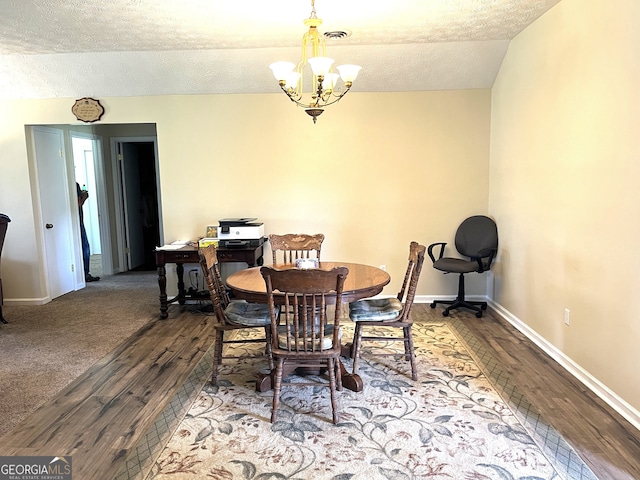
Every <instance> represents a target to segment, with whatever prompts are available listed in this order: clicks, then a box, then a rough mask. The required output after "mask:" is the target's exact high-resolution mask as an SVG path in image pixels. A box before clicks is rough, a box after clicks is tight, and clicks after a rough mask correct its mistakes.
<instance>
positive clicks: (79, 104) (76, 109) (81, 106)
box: [71, 97, 104, 123]
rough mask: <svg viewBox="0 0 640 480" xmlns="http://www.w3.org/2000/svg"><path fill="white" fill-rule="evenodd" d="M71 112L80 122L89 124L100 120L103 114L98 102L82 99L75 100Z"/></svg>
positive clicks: (102, 108)
mask: <svg viewBox="0 0 640 480" xmlns="http://www.w3.org/2000/svg"><path fill="white" fill-rule="evenodd" d="M71 111H72V112H73V114H74V115H75V116H76V118H77V119H78V120H80V121H81V122H87V123H91V122H96V121H98V120H100V117H102V114H103V113H104V107H103V106H102V105H100V100H96V99H95V98H89V97H84V98H79V99H78V100H76V103H74V104H73V107H71Z"/></svg>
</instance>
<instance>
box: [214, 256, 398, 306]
mask: <svg viewBox="0 0 640 480" xmlns="http://www.w3.org/2000/svg"><path fill="white" fill-rule="evenodd" d="M270 266H271V267H272V268H276V269H287V268H295V265H293V264H282V263H281V264H276V265H270ZM334 267H347V268H348V269H349V274H348V275H347V278H346V279H345V281H344V289H343V292H342V302H343V303H348V302H353V301H356V300H360V299H361V298H368V297H373V296H375V295H378V294H379V293H380V292H382V289H383V288H384V287H385V285H387V284H388V283H389V282H390V281H391V277H390V276H389V274H388V273H387V272H385V271H384V270H382V269H380V268H377V267H372V266H370V265H362V264H360V263H349V262H324V261H323V262H320V264H319V268H321V269H323V270H331V269H332V268H334ZM260 268H261V267H253V268H247V269H245V270H240V271H238V272H235V273H233V274H231V275H229V277H227V281H226V283H227V286H228V287H229V288H230V289H231V291H232V292H233V295H234V298H239V299H243V300H247V301H248V302H255V303H266V302H267V287H266V285H265V283H264V278H262V274H261V273H260Z"/></svg>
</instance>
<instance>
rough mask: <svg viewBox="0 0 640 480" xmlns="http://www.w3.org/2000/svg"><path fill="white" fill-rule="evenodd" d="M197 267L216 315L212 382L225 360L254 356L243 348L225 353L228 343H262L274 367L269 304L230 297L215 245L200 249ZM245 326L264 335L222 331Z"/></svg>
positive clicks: (235, 329)
mask: <svg viewBox="0 0 640 480" xmlns="http://www.w3.org/2000/svg"><path fill="white" fill-rule="evenodd" d="M198 253H199V256H200V268H201V269H202V274H203V276H204V278H205V280H206V282H207V288H208V289H209V295H210V297H211V302H212V304H213V311H214V313H215V317H216V324H215V326H214V328H215V346H214V358H213V368H212V372H211V383H212V384H213V385H215V384H216V382H217V381H218V370H219V368H220V365H221V364H222V361H223V360H224V359H241V358H254V357H258V356H263V355H256V354H255V353H254V352H253V351H252V350H251V349H245V350H244V353H243V354H241V355H231V354H229V355H225V351H224V346H225V345H228V344H243V343H246V344H251V343H263V344H265V354H264V355H266V356H267V358H268V361H269V368H270V369H273V358H272V356H271V318H270V313H269V307H267V305H264V304H258V303H248V302H246V301H244V300H230V299H229V295H228V293H227V290H226V288H225V286H224V282H223V281H222V275H221V274H220V265H219V263H218V256H217V253H216V247H215V245H209V246H207V247H203V248H200V249H199V250H198ZM248 328H260V329H262V330H264V333H265V335H264V337H258V338H243V339H236V338H232V339H229V338H225V333H227V332H231V331H237V330H242V329H248Z"/></svg>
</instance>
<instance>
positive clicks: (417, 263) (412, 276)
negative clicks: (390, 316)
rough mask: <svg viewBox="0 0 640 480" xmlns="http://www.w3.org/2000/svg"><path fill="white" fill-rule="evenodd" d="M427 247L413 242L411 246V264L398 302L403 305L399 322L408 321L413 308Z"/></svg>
mask: <svg viewBox="0 0 640 480" xmlns="http://www.w3.org/2000/svg"><path fill="white" fill-rule="evenodd" d="M426 249H427V247H425V246H424V245H420V244H419V243H418V242H411V244H410V245H409V262H408V264H407V271H406V272H405V274H404V280H403V281H402V288H401V289H400V292H398V297H397V298H398V300H400V301H401V302H402V303H403V306H402V312H401V313H400V315H399V316H398V319H397V321H402V322H404V321H408V320H409V316H410V314H411V308H412V307H413V300H414V298H415V296H416V288H417V287H418V280H419V279H420V272H421V271H422V264H423V263H424V253H425V251H426Z"/></svg>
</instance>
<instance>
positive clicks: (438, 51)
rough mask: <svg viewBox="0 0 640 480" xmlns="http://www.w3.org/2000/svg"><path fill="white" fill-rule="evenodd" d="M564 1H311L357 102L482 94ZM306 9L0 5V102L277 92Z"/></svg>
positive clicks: (158, 1)
mask: <svg viewBox="0 0 640 480" xmlns="http://www.w3.org/2000/svg"><path fill="white" fill-rule="evenodd" d="M559 1H560V0H394V1H393V2H391V1H372V0H350V1H345V0H317V1H316V3H315V8H316V11H317V15H318V17H319V18H321V19H323V20H324V23H323V24H322V26H321V27H320V30H321V31H333V30H344V31H348V32H350V35H349V36H348V37H347V38H343V39H329V40H327V50H328V54H329V56H331V57H333V58H334V59H336V63H338V64H339V63H356V64H359V65H362V67H363V70H362V72H361V76H360V77H359V78H358V80H357V82H356V83H355V85H354V91H411V90H442V89H458V88H486V87H490V86H491V85H492V84H493V81H494V79H495V75H496V73H497V71H498V69H499V67H500V63H501V61H502V58H503V56H504V54H505V52H506V49H507V47H508V43H509V40H510V39H512V38H513V37H514V36H515V35H517V34H518V33H519V32H521V31H522V30H523V29H524V28H526V27H527V26H528V25H530V24H531V23H532V22H533V21H535V20H536V19H537V18H538V17H540V15H542V14H543V13H544V12H546V11H547V10H548V9H550V8H552V7H553V6H554V5H555V4H557V3H558V2H559ZM310 12H311V2H310V1H306V0H271V1H269V0H260V1H258V0H244V1H242V0H239V1H235V2H222V1H219V0H106V1H105V0H100V1H98V0H2V1H1V2H0V98H46V97H78V96H123V95H124V96H126V95H159V94H189V93H197V94H201V93H272V92H277V91H279V89H278V86H277V84H276V82H275V80H274V79H273V77H272V76H271V72H270V70H269V69H268V65H269V64H270V63H271V62H273V61H276V60H290V61H294V62H297V61H298V60H299V57H300V47H299V45H300V39H301V36H302V34H303V33H304V32H305V29H306V28H305V26H304V24H303V20H304V19H306V18H308V17H309V15H310Z"/></svg>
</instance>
